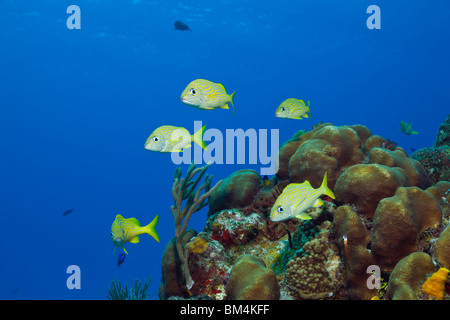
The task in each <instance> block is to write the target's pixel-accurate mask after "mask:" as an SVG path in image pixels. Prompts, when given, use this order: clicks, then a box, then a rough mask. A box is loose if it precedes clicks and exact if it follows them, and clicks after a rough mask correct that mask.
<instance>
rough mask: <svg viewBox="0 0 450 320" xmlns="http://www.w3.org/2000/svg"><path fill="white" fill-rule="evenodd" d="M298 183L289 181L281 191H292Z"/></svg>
mask: <svg viewBox="0 0 450 320" xmlns="http://www.w3.org/2000/svg"><path fill="white" fill-rule="evenodd" d="M299 185H300V183H289V184H288V185H287V186H286V187H285V188H284V189H283V192H292V191H294V190H295V189H296V188H297V187H298V186H299Z"/></svg>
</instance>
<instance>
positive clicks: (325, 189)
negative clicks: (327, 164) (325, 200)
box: [320, 172, 336, 199]
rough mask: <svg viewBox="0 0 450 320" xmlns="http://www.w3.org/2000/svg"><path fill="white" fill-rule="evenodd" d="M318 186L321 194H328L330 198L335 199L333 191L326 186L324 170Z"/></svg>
mask: <svg viewBox="0 0 450 320" xmlns="http://www.w3.org/2000/svg"><path fill="white" fill-rule="evenodd" d="M320 188H321V189H322V191H323V194H325V195H327V196H329V197H330V198H332V199H336V198H335V196H334V193H333V191H331V189H330V188H328V186H327V173H326V172H325V175H324V176H323V181H322V185H321V186H320Z"/></svg>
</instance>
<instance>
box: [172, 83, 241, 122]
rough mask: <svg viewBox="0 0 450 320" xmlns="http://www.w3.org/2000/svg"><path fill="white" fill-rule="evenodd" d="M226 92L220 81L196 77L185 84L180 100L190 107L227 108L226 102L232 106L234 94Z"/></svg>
mask: <svg viewBox="0 0 450 320" xmlns="http://www.w3.org/2000/svg"><path fill="white" fill-rule="evenodd" d="M235 93H236V91H235V92H233V93H232V94H228V93H227V91H226V90H225V87H224V86H223V85H222V84H220V83H215V82H212V81H209V80H205V79H197V80H194V81H192V82H191V83H189V84H188V85H187V87H186V88H185V89H184V90H183V92H182V93H181V101H182V102H183V103H184V104H187V105H189V106H191V107H194V108H198V109H202V110H213V109H218V108H221V109H229V107H228V104H229V103H231V105H232V106H233V111H234V114H236V109H235V108H234V104H233V98H234V94H235Z"/></svg>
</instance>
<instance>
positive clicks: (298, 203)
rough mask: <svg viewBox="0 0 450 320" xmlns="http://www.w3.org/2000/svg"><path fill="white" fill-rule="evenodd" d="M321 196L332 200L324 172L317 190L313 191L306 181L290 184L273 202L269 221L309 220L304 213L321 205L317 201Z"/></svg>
mask: <svg viewBox="0 0 450 320" xmlns="http://www.w3.org/2000/svg"><path fill="white" fill-rule="evenodd" d="M323 194H325V195H327V196H329V197H330V198H333V199H334V193H333V191H331V189H329V188H328V186H327V173H326V172H325V176H324V177H323V181H322V185H321V186H320V187H319V188H317V189H314V188H313V187H312V186H311V184H310V183H309V181H308V180H306V181H305V182H303V183H290V184H289V185H288V186H286V188H284V190H283V192H281V194H280V195H279V196H278V198H277V200H276V201H275V203H274V205H273V207H272V209H271V211H270V220H272V221H283V220H287V219H291V218H297V219H304V220H308V219H311V217H310V216H309V215H308V214H307V213H305V211H306V210H307V209H309V208H311V207H318V206H321V205H323V202H322V200H320V199H319V197H320V196H321V195H323Z"/></svg>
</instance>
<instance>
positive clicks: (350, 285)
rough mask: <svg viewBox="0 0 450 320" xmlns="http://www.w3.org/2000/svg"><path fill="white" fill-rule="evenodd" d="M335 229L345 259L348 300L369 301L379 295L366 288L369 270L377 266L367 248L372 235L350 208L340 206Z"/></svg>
mask: <svg viewBox="0 0 450 320" xmlns="http://www.w3.org/2000/svg"><path fill="white" fill-rule="evenodd" d="M333 228H334V234H335V238H336V241H337V243H338V245H339V249H340V254H341V256H342V257H343V258H344V264H345V273H346V277H347V296H348V298H350V299H364V300H368V299H370V298H371V297H373V296H375V295H377V291H376V290H375V289H370V288H368V287H367V286H366V281H367V278H368V274H367V273H366V271H367V268H368V267H369V266H371V265H376V261H375V259H374V257H373V256H372V253H371V251H370V250H369V249H368V248H367V247H368V245H369V241H370V233H369V231H368V230H367V229H366V227H365V225H364V224H363V222H362V220H361V219H360V218H359V216H358V215H357V214H356V212H355V211H353V210H352V208H351V207H350V206H347V205H344V206H340V207H338V208H337V210H336V213H335V215H334V219H333Z"/></svg>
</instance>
